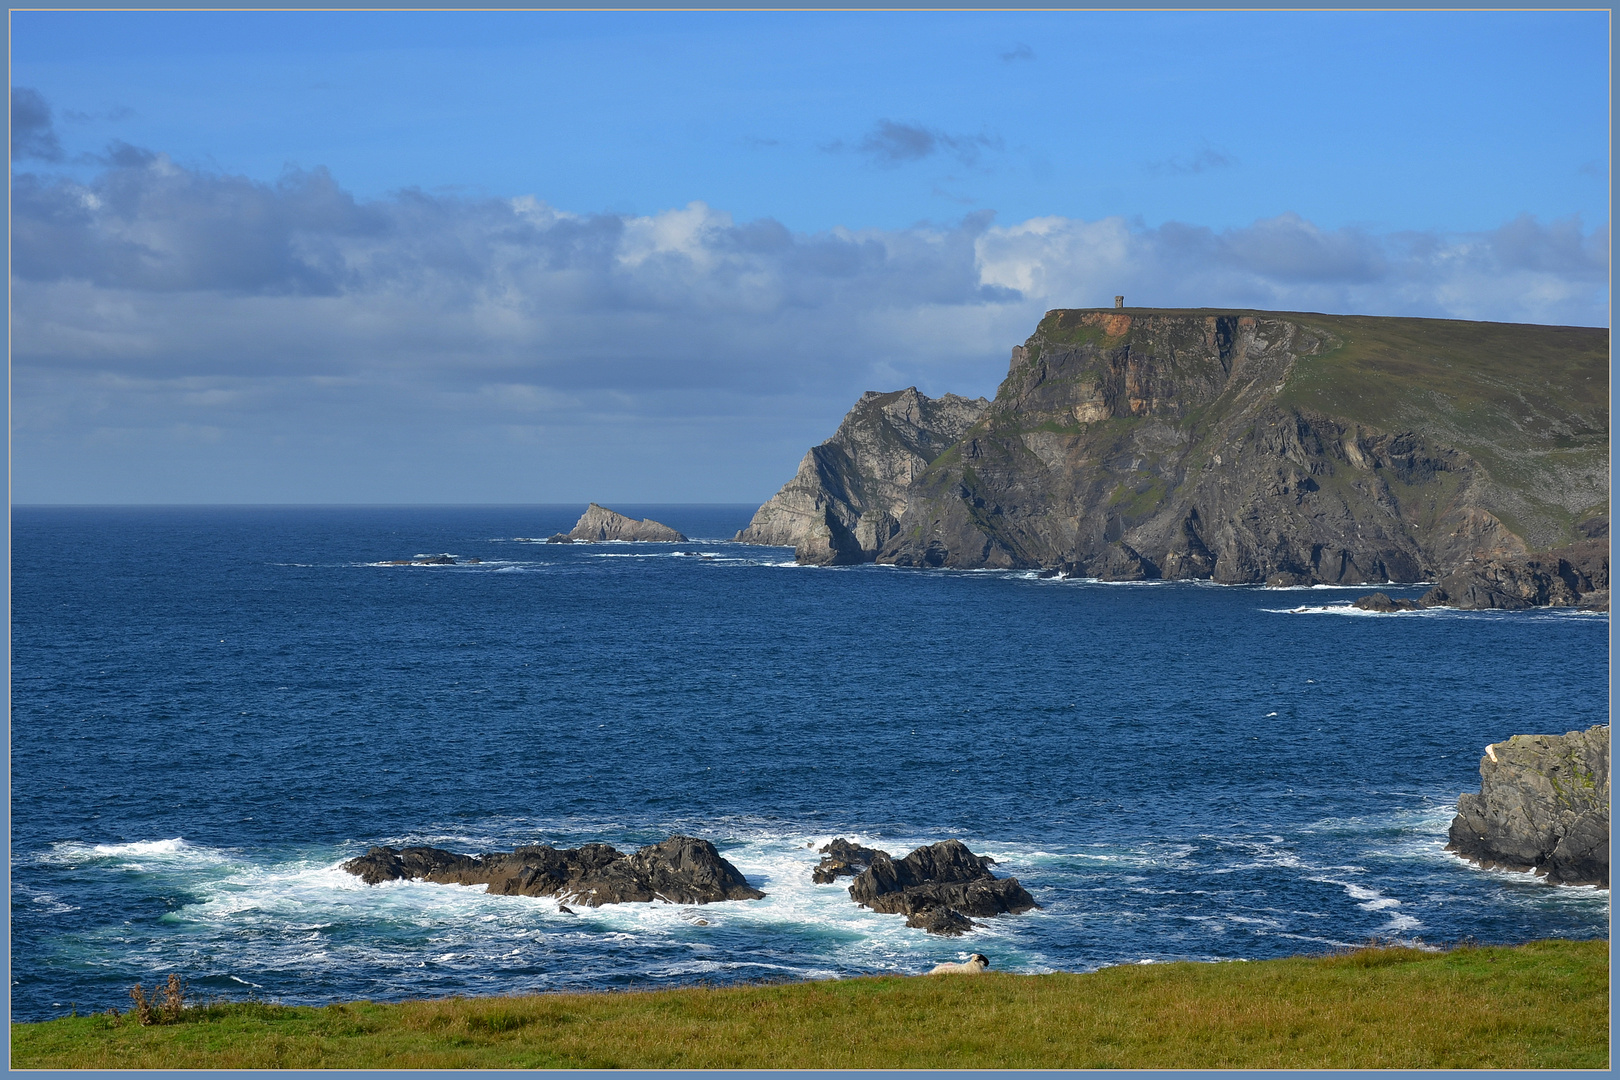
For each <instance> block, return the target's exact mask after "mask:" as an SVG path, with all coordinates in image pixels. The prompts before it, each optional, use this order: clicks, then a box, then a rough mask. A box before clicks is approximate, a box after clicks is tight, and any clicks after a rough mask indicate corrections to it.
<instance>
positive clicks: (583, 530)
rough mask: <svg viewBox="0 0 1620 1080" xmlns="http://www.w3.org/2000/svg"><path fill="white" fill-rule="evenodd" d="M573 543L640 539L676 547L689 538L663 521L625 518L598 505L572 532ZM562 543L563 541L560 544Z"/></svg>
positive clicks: (582, 518) (569, 536)
mask: <svg viewBox="0 0 1620 1080" xmlns="http://www.w3.org/2000/svg"><path fill="white" fill-rule="evenodd" d="M568 539H569V540H585V541H592V542H597V541H603V540H638V541H651V542H653V543H659V544H675V543H680V542H682V541H684V540H685V539H686V537H685V536H683V535H681V534H680V533H678V532H676V531H675V530H674V529H672V528H670V527H669V526H668V525H665V524H663V523H662V522H658V521H653V520H652V519H651V518H642V519H641V520H640V521H637V520H636V519H635V518H630V517H625V516H624V515H623V514H618V513H615V512H613V511H612V510H609V509H608V508H607V507H605V506H598V505H597V504H596V503H591V505H590V506H589V507H588V508H587V509H586V511H585V513H584V514H583V515H582V516H581V517H580V519H579V521H577V522H576V523H575V524H574V527H573V529H571V530H569V533H568ZM559 542H560V541H559Z"/></svg>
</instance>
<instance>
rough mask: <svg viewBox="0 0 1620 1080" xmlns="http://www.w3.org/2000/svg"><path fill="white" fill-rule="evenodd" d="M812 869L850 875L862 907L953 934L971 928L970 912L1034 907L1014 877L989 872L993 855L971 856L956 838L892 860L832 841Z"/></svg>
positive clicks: (821, 874) (825, 875) (821, 877)
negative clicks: (819, 861) (988, 856)
mask: <svg viewBox="0 0 1620 1080" xmlns="http://www.w3.org/2000/svg"><path fill="white" fill-rule="evenodd" d="M821 853H822V854H823V855H824V856H826V857H825V858H823V859H822V860H821V865H820V866H818V867H816V869H815V870H814V871H813V872H812V875H811V876H812V877H813V879H814V880H816V881H818V882H829V881H832V880H834V879H835V878H837V877H839V876H841V875H844V874H853V875H854V877H855V882H854V884H852V885H851V886H850V887H849V895H850V897H851V898H852V899H853V900H854V901H855V902H856V903H857V904H860V905H861V906H862V907H868V908H871V909H872V910H873V911H881V912H885V913H887V914H891V915H904V916H906V925H907V926H913V927H917V928H918V929H921V930H926V931H928V932H929V933H930V934H942V935H944V936H946V937H957V936H960V935H961V934H963V933H965V932H966V931H968V930H970V929H972V928H973V926H974V923H973V921H972V920H971V919H969V918H968V916H969V915H977V916H980V917H981V918H982V917H987V916H991V915H1000V914H1003V913H1007V914H1013V915H1016V914H1018V913H1019V912H1021V911H1029V910H1030V909H1031V908H1036V907H1039V906H1040V905H1039V904H1037V903H1036V902H1035V898H1034V897H1033V896H1031V895H1029V893H1028V892H1027V891H1025V889H1024V887H1023V886H1022V885H1020V884H1018V879H1017V878H998V877H996V876H995V875H994V874H992V873H991V872H990V869H989V868H990V866H992V865H993V864H994V863H995V860H994V859H991V858H986V857H985V856H982V855H975V854H973V852H971V851H969V850H968V849H967V845H965V844H963V843H962V842H961V841H960V840H945V841H942V842H940V843H938V844H930V845H928V846H927V847H920V848H918V849H917V850H916V851H913V852H912V853H911V854H910V855H907V856H906V857H905V858H904V859H900V860H899V861H896V860H894V859H892V858H891V857H890V856H889V853H888V852H886V851H878V850H876V849H875V848H864V847H861V846H859V845H857V844H851V843H850V842H849V841H847V840H844V839H841V838H840V839H837V840H834V841H832V842H831V843H830V844H827V845H826V846H825V847H823V848H822V849H821Z"/></svg>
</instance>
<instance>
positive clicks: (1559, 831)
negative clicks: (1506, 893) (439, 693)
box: [1446, 725, 1609, 888]
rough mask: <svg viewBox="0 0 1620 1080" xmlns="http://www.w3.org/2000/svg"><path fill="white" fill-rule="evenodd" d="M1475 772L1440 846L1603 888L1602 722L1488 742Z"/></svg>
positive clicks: (1605, 743) (1605, 762)
mask: <svg viewBox="0 0 1620 1080" xmlns="http://www.w3.org/2000/svg"><path fill="white" fill-rule="evenodd" d="M1479 776H1480V790H1479V794H1477V795H1476V794H1473V793H1471V792H1465V793H1464V794H1463V795H1462V796H1461V797H1460V798H1459V799H1458V800H1457V816H1456V817H1455V818H1453V819H1452V822H1451V835H1450V842H1449V843H1448V844H1447V845H1446V850H1447V851H1454V852H1456V853H1457V854H1458V855H1461V856H1462V857H1463V858H1465V859H1468V860H1470V861H1471V862H1475V863H1478V864H1479V865H1481V866H1483V867H1486V868H1487V869H1502V870H1526V871H1533V872H1535V873H1537V874H1541V875H1544V876H1545V877H1546V878H1547V879H1548V880H1549V881H1553V882H1558V883H1561V884H1565V885H1601V886H1603V887H1604V888H1608V885H1609V728H1608V726H1607V725H1598V726H1595V727H1591V728H1588V729H1587V730H1585V731H1571V732H1570V733H1568V734H1567V735H1515V736H1513V737H1512V738H1510V739H1508V740H1506V741H1504V742H1499V743H1492V744H1491V745H1490V746H1487V747H1486V748H1485V756H1484V757H1482V758H1480V761H1479Z"/></svg>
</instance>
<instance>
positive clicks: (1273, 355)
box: [737, 309, 1609, 607]
mask: <svg viewBox="0 0 1620 1080" xmlns="http://www.w3.org/2000/svg"><path fill="white" fill-rule="evenodd" d="M1608 348H1609V332H1608V330H1607V329H1603V328H1589V327H1557V326H1529V325H1516V324H1507V323H1477V322H1461V321H1454V320H1441V319H1405V318H1375V317H1370V316H1347V315H1318V314H1306V313H1287V312H1265V311H1216V310H1204V309H1200V310H1185V309H1182V310H1149V309H1124V310H1118V309H1079V310H1057V311H1050V312H1047V314H1046V316H1045V317H1044V318H1043V319H1042V320H1041V323H1040V325H1039V326H1037V327H1036V329H1035V332H1034V333H1033V334H1032V335H1031V336H1030V337H1029V339H1028V340H1027V341H1025V343H1024V344H1023V345H1020V346H1019V347H1017V348H1015V349H1013V351H1012V360H1011V363H1010V366H1009V370H1008V373H1007V376H1006V378H1005V379H1004V380H1003V382H1002V384H1001V387H1000V389H999V390H998V391H997V393H996V397H995V400H993V401H986V400H984V399H982V398H981V399H977V400H974V399H968V398H962V397H957V396H955V395H946V396H945V397H943V398H939V399H934V398H929V397H927V396H925V395H923V394H921V393H919V392H918V391H917V390H916V389H915V388H914V387H913V388H908V389H906V390H901V391H896V392H893V393H886V394H879V393H868V394H866V395H865V396H864V397H862V399H861V400H860V401H859V402H857V403H856V405H855V407H854V408H853V409H851V410H850V412H849V414H848V415H847V416H846V417H845V418H844V421H843V423H842V424H841V425H840V426H839V428H838V430H837V431H836V432H835V433H834V434H833V436H832V438H830V439H828V440H827V441H826V442H825V443H822V444H821V445H820V446H817V447H813V448H812V449H811V450H810V452H809V453H807V454H806V455H805V458H804V460H803V461H802V462H801V463H800V466H799V470H798V473H797V475H795V476H794V477H793V479H792V480H790V481H789V482H788V483H787V484H786V485H785V486H784V487H783V488H782V490H781V491H780V492H778V493H777V494H776V495H775V496H774V497H772V498H771V499H770V500H769V501H768V502H766V503H765V504H764V505H763V506H761V507H760V508H759V510H758V512H757V513H756V514H755V515H754V518H753V520H752V522H751V523H750V524H749V526H748V527H747V528H746V529H744V530H742V531H741V532H740V533H738V534H737V539H738V540H741V541H744V542H750V543H760V544H780V545H787V544H791V545H793V547H794V549H795V557H796V558H797V559H798V561H800V562H803V563H815V564H824V565H830V564H850V563H860V562H872V561H876V562H880V563H888V564H892V565H896V566H917V567H957V568H979V567H999V568H1007V569H1042V570H1047V571H1052V572H1057V573H1063V574H1069V575H1076V576H1086V577H1095V578H1101V579H1104V580H1140V579H1145V578H1205V579H1211V580H1214V581H1217V582H1223V583H1229V584H1260V583H1264V584H1271V585H1309V584H1318V583H1325V584H1338V585H1345V584H1363V583H1365V584H1383V583H1385V582H1416V581H1436V582H1438V583H1439V584H1438V586H1437V588H1436V590H1435V591H1433V592H1431V595H1430V596H1429V597H1426V598H1425V599H1426V600H1428V601H1429V602H1431V603H1444V604H1448V605H1451V606H1458V607H1515V606H1521V605H1523V606H1539V605H1544V604H1549V603H1550V604H1569V603H1579V602H1581V601H1582V600H1583V599H1584V598H1586V597H1588V596H1591V595H1592V594H1596V593H1601V594H1602V595H1601V596H1600V597H1593V599H1592V600H1591V601H1590V606H1605V607H1606V605H1607V589H1608V553H1607V548H1608V545H1607V542H1606V537H1607V532H1608V517H1609V460H1608V440H1609V406H1608V394H1609V369H1608ZM1599 541H1601V542H1599Z"/></svg>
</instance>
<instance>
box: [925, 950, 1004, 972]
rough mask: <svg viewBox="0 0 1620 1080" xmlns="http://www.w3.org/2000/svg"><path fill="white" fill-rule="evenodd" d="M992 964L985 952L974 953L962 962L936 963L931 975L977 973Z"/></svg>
mask: <svg viewBox="0 0 1620 1080" xmlns="http://www.w3.org/2000/svg"><path fill="white" fill-rule="evenodd" d="M989 966H990V958H989V957H988V956H986V955H984V953H974V954H973V955H972V956H970V957H968V958H967V960H966V961H964V962H963V963H960V964H935V965H934V970H933V971H930V972H929V973H928V974H930V975H977V974H978V973H979V972H981V971H983V970H984V969H985V968H987V967H989Z"/></svg>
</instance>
